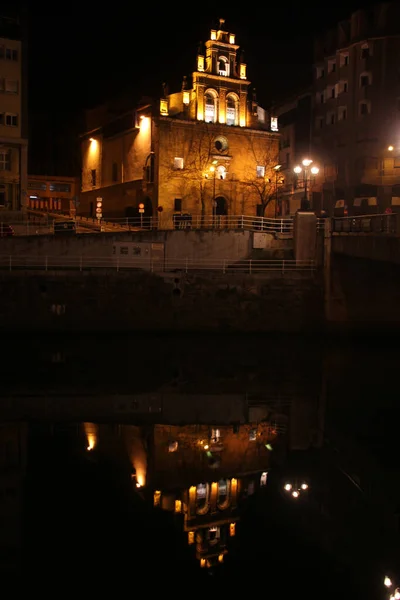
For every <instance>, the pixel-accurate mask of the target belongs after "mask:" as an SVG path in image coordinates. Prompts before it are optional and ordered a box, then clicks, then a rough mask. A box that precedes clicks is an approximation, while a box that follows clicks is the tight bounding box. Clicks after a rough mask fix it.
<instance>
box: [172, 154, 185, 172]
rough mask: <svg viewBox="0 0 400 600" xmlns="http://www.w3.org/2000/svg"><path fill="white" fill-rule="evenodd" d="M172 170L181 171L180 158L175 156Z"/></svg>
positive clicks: (181, 162)
mask: <svg viewBox="0 0 400 600" xmlns="http://www.w3.org/2000/svg"><path fill="white" fill-rule="evenodd" d="M174 169H176V170H177V171H180V170H182V169H183V158H180V157H179V156H175V158H174Z"/></svg>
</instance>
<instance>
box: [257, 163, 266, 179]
mask: <svg viewBox="0 0 400 600" xmlns="http://www.w3.org/2000/svg"><path fill="white" fill-rule="evenodd" d="M257 177H265V167H264V165H257Z"/></svg>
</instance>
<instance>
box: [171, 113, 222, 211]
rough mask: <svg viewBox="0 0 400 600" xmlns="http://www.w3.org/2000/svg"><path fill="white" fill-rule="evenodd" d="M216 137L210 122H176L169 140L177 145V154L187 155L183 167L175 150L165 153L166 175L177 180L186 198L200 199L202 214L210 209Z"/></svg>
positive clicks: (177, 187) (179, 192) (178, 189)
mask: <svg viewBox="0 0 400 600" xmlns="http://www.w3.org/2000/svg"><path fill="white" fill-rule="evenodd" d="M213 138H214V135H213V132H212V131H211V130H210V126H209V125H207V124H206V123H197V124H196V126H195V127H193V124H191V125H190V127H188V126H186V125H185V124H184V123H179V122H176V123H173V124H172V127H171V129H170V138H169V144H170V147H171V148H176V152H177V156H179V157H180V158H182V159H183V164H182V167H183V168H180V166H179V165H174V164H173V158H172V157H171V154H169V153H168V152H167V153H164V157H165V159H164V164H163V177H164V179H169V180H170V181H171V182H172V183H173V186H174V188H175V190H176V192H177V193H178V194H179V197H180V198H182V199H183V200H184V199H191V200H193V199H198V200H199V202H200V205H201V214H202V215H204V214H205V212H206V186H207V173H208V171H209V168H210V166H211V156H212V148H213ZM168 154H169V155H168Z"/></svg>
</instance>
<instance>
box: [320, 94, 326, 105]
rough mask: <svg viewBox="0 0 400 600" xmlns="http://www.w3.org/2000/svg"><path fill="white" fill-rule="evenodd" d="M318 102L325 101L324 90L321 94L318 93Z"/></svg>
mask: <svg viewBox="0 0 400 600" xmlns="http://www.w3.org/2000/svg"><path fill="white" fill-rule="evenodd" d="M319 102H320V104H323V103H324V102H325V92H322V94H320V95H319Z"/></svg>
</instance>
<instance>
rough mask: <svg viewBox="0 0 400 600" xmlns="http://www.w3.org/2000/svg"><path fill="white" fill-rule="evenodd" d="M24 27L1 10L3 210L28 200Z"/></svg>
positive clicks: (0, 191)
mask: <svg viewBox="0 0 400 600" xmlns="http://www.w3.org/2000/svg"><path fill="white" fill-rule="evenodd" d="M23 37H24V31H23V27H22V26H21V23H20V21H19V20H18V19H14V18H9V17H3V16H1V14H0V211H18V210H21V209H22V208H23V207H24V206H25V204H26V198H27V195H26V191H27V160H28V158H27V157H28V152H27V150H28V135H27V125H28V123H27V104H26V91H27V90H26V86H27V73H26V56H25V45H24V41H23Z"/></svg>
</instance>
